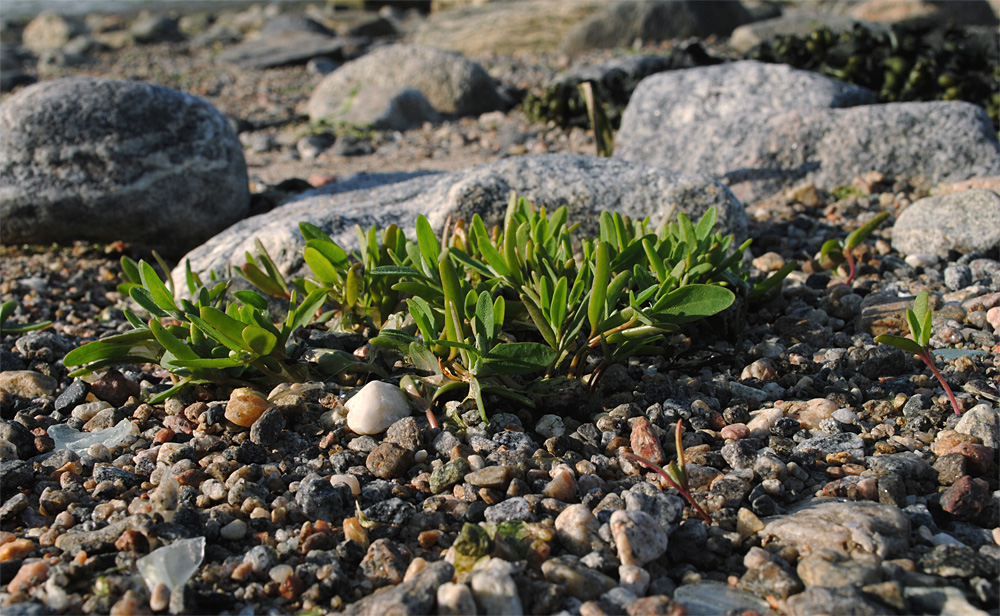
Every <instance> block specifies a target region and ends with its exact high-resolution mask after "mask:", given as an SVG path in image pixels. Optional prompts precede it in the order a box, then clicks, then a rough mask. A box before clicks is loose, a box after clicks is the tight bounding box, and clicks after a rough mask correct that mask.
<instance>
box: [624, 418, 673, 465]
mask: <svg viewBox="0 0 1000 616" xmlns="http://www.w3.org/2000/svg"><path fill="white" fill-rule="evenodd" d="M631 445H632V451H633V452H634V453H635V455H637V456H640V457H643V458H646V459H647V460H649V461H650V462H652V463H654V464H659V463H661V462H663V460H665V459H666V457H665V456H664V455H663V447H661V446H660V439H658V438H656V433H655V432H653V426H652V424H650V423H649V420H648V419H646V418H645V417H639V418H637V419H636V420H635V423H633V424H632V437H631Z"/></svg>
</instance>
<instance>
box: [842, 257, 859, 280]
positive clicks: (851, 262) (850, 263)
mask: <svg viewBox="0 0 1000 616" xmlns="http://www.w3.org/2000/svg"><path fill="white" fill-rule="evenodd" d="M844 256H845V257H847V265H848V267H849V268H850V272H849V273H848V275H847V281H846V284H851V283H852V282H854V277H855V276H856V275H857V273H858V272H857V268H856V267H855V266H854V255H853V254H851V251H850V250H845V251H844Z"/></svg>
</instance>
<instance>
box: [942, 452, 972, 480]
mask: <svg viewBox="0 0 1000 616" xmlns="http://www.w3.org/2000/svg"><path fill="white" fill-rule="evenodd" d="M967 465H968V462H967V460H966V458H965V456H963V455H962V454H960V453H949V454H945V455H943V456H941V457H940V458H938V459H937V460H936V461H935V462H934V470H935V471H937V476H938V482H939V483H940V484H941V485H944V486H950V485H952V484H954V483H955V482H956V481H958V480H959V479H961V478H962V477H965V476H966V475H968V474H969V473H968V469H967Z"/></svg>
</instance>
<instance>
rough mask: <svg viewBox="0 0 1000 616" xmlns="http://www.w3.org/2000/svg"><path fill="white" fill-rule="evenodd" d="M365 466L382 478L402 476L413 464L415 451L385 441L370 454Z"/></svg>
mask: <svg viewBox="0 0 1000 616" xmlns="http://www.w3.org/2000/svg"><path fill="white" fill-rule="evenodd" d="M365 466H366V467H367V468H368V470H369V471H371V473H372V474H373V475H375V476H376V477H379V478H381V479H393V478H396V477H402V476H404V475H405V474H406V472H407V471H408V470H410V467H411V466H413V451H411V450H409V449H404V448H403V447H400V446H399V445H397V444H395V443H389V442H383V443H381V444H380V445H379V446H378V447H376V448H375V449H374V450H372V452H371V453H370V454H368V458H367V460H366V461H365Z"/></svg>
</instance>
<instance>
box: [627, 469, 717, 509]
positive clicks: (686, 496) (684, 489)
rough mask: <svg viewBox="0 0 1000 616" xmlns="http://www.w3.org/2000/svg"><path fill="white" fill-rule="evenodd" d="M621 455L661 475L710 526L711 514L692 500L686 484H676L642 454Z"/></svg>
mask: <svg viewBox="0 0 1000 616" xmlns="http://www.w3.org/2000/svg"><path fill="white" fill-rule="evenodd" d="M622 455H623V456H625V457H626V458H629V459H630V460H635V461H636V462H638V463H639V464H642V465H643V466H645V467H646V468H648V469H649V470H651V471H653V472H655V473H656V474H657V475H659V476H660V477H663V480H664V481H666V482H667V485H669V486H670V487H671V488H673V489H675V490H677V491H678V492H680V494H681V496H683V497H684V499H685V500H686V501H687V502H689V503H691V506H692V507H694V510H695V511H696V512H697V513H698V515H699V516H701V519H702V520H704V521H705V524H708V525H710V526H711V524H712V518H711V516H709V515H708V513H706V512H705V510H704V509H702V508H701V505H699V504H698V503H697V501H695V500H694V496H692V495H691V492H690V490H688V488H687V486H679V485H677V482H675V481H674V480H673V479H671V478H670V475H668V474H667V473H666V471H664V470H663V469H662V468H660V466H659V465H658V464H655V463H653V462H650V461H649V460H647V459H646V458H643V457H642V456H637V455H635V454H634V453H623V454H622Z"/></svg>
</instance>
